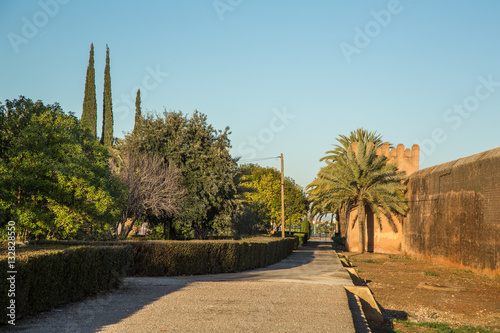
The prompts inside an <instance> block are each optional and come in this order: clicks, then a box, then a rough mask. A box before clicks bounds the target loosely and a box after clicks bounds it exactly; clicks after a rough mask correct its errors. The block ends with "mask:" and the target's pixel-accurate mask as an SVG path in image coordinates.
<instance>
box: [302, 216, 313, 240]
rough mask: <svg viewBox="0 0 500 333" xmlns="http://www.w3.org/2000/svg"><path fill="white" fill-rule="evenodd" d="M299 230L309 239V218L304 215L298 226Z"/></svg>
mask: <svg viewBox="0 0 500 333" xmlns="http://www.w3.org/2000/svg"><path fill="white" fill-rule="evenodd" d="M300 232H302V233H305V234H306V240H308V239H309V237H310V236H311V223H310V222H309V219H308V218H307V217H306V218H304V220H302V224H301V226H300Z"/></svg>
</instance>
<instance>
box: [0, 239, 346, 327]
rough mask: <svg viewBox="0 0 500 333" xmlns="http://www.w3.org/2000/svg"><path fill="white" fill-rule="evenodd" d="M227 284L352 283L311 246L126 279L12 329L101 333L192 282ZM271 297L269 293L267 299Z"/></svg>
mask: <svg viewBox="0 0 500 333" xmlns="http://www.w3.org/2000/svg"><path fill="white" fill-rule="evenodd" d="M224 281H227V282H229V281H265V282H279V283H281V282H294V283H307V284H317V285H318V284H319V285H349V284H352V282H351V280H350V278H349V275H348V274H347V272H346V271H345V270H343V268H342V265H341V263H340V261H339V260H338V258H337V255H336V253H335V252H334V251H332V248H331V245H330V244H324V243H320V242H318V243H310V244H307V245H306V246H303V247H301V248H299V249H298V250H296V251H294V252H293V253H292V254H291V255H290V256H289V257H287V258H285V259H283V260H281V261H280V262H278V263H275V264H273V265H270V266H268V267H265V268H260V269H256V270H251V271H246V272H241V273H229V274H216V275H199V276H179V277H130V278H126V279H125V281H124V284H123V286H122V287H121V288H120V289H118V290H116V291H115V292H110V293H107V294H102V295H97V296H95V297H92V298H89V299H87V300H85V301H82V302H78V303H71V304H67V305H65V306H61V307H59V308H58V309H54V310H52V311H48V312H44V313H40V314H38V315H36V316H33V317H27V318H23V319H21V320H19V321H18V323H17V325H16V327H15V328H13V329H12V330H11V331H14V332H47V333H49V332H99V331H101V330H102V329H103V328H105V327H109V326H110V325H115V324H118V323H120V322H123V321H124V320H125V319H127V318H129V317H131V316H133V315H134V314H137V313H139V312H141V313H144V311H143V310H146V313H147V312H148V311H149V309H151V308H152V307H153V303H155V302H157V301H158V300H160V299H161V298H163V297H165V296H167V295H169V294H172V293H174V292H177V291H179V290H181V289H182V288H184V287H187V286H189V285H191V284H196V283H198V282H201V283H203V282H224ZM215 290H217V289H215ZM270 296H271V294H270V295H269V296H268V298H269V297H270ZM187 303H189V302H187ZM150 312H151V311H150ZM111 327H112V326H111ZM2 328H7V329H11V328H12V327H0V330H1V329H2ZM145 331H147V330H145Z"/></svg>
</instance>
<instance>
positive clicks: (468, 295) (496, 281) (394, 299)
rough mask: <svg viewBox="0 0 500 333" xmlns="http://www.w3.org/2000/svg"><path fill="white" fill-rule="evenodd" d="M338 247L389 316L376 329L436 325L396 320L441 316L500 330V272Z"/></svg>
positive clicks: (428, 319)
mask: <svg viewBox="0 0 500 333" xmlns="http://www.w3.org/2000/svg"><path fill="white" fill-rule="evenodd" d="M337 252H338V253H339V254H340V255H344V256H345V257H346V258H348V259H349V261H350V262H351V264H352V266H354V267H355V269H356V270H357V272H358V274H359V276H360V277H361V278H362V279H363V280H365V282H366V285H367V286H368V287H369V288H370V289H371V291H372V293H373V294H374V296H375V299H376V301H377V302H378V303H379V305H380V306H381V309H382V311H383V314H384V317H386V318H387V319H388V320H386V322H385V324H383V325H375V324H373V323H372V325H370V326H371V327H372V331H373V332H434V331H435V330H433V329H430V328H428V327H419V326H416V325H411V326H407V325H404V324H403V323H400V322H398V321H397V320H408V321H411V322H441V323H446V324H449V326H451V327H452V328H456V327H463V326H471V327H479V328H483V329H485V330H487V331H492V332H500V277H488V276H485V275H481V274H477V273H473V272H472V271H468V270H463V269H457V268H455V267H450V266H446V265H442V264H437V263H431V262H427V261H422V260H415V259H412V258H409V257H405V256H402V255H388V254H378V253H364V254H354V253H349V252H341V251H337ZM394 319H396V320H394ZM444 331H446V330H437V332H444ZM475 331H476V330H471V331H467V330H465V332H475ZM446 332H450V331H446ZM460 332H462V330H460Z"/></svg>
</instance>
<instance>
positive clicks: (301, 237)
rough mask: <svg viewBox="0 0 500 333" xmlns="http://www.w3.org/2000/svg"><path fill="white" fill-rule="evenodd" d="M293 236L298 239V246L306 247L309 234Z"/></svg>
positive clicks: (299, 233)
mask: <svg viewBox="0 0 500 333" xmlns="http://www.w3.org/2000/svg"><path fill="white" fill-rule="evenodd" d="M293 235H294V236H295V237H297V238H298V246H302V245H305V244H306V243H307V234H306V233H303V232H294V233H293Z"/></svg>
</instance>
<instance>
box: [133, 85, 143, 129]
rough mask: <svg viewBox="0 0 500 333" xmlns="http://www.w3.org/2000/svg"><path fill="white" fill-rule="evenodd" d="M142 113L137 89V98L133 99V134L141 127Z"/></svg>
mask: <svg viewBox="0 0 500 333" xmlns="http://www.w3.org/2000/svg"><path fill="white" fill-rule="evenodd" d="M141 121H142V111H141V89H137V96H136V97H135V122H134V130H133V133H135V132H137V130H138V129H137V128H138V127H139V126H141Z"/></svg>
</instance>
